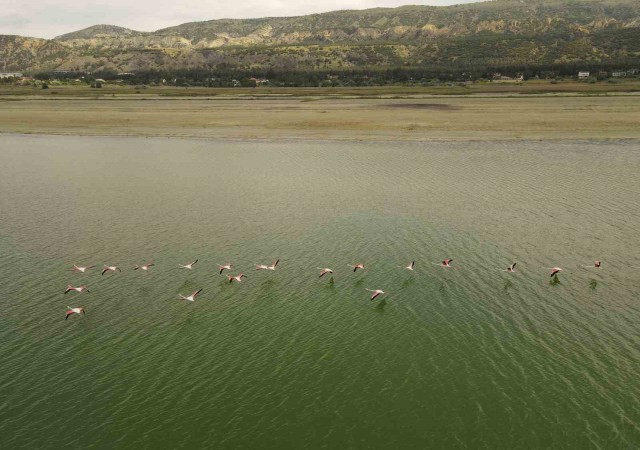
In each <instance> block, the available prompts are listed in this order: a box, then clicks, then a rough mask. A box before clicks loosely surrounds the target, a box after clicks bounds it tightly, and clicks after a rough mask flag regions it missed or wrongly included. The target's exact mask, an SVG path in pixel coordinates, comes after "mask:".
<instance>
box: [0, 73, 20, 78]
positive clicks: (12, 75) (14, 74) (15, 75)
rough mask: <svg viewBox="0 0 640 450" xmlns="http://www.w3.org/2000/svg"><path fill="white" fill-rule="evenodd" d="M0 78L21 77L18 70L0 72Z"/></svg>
mask: <svg viewBox="0 0 640 450" xmlns="http://www.w3.org/2000/svg"><path fill="white" fill-rule="evenodd" d="M0 78H22V73H20V72H0Z"/></svg>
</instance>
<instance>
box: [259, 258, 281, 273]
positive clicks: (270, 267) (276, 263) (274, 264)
mask: <svg viewBox="0 0 640 450" xmlns="http://www.w3.org/2000/svg"><path fill="white" fill-rule="evenodd" d="M279 262H280V260H279V259H276V260H275V261H274V262H273V263H271V265H270V266H265V265H264V264H256V270H276V266H277V265H278V263H279Z"/></svg>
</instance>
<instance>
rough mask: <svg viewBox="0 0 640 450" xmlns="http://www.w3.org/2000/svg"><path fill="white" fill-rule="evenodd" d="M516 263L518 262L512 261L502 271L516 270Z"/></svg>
mask: <svg viewBox="0 0 640 450" xmlns="http://www.w3.org/2000/svg"><path fill="white" fill-rule="evenodd" d="M516 264H518V263H513V264H511V265H510V266H509V267H507V268H506V269H505V270H504V271H505V272H511V273H513V272H515V271H516Z"/></svg>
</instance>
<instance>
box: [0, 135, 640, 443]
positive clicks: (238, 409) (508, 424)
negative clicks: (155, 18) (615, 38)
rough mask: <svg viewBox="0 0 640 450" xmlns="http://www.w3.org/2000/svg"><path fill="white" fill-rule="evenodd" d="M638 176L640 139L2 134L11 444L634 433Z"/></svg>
mask: <svg viewBox="0 0 640 450" xmlns="http://www.w3.org/2000/svg"><path fill="white" fill-rule="evenodd" d="M639 173H640V144H638V143H637V142H609V143H590V142H568V143H567V142H565V143H556V142H503V143H500V142H464V143H462V142H459V143H455V142H443V143H436V142H428V143H424V142H423V143H384V144H376V143H363V142H277V143H273V142H225V141H209V140H195V139H194V140H189V139H145V138H102V137H95V138H93V137H48V136H33V137H31V136H8V135H4V136H2V137H1V140H0V298H1V299H2V312H1V313H0V361H2V366H1V367H2V370H0V446H1V447H2V448H6V449H8V448H29V449H35V448H43V447H48V448H62V447H64V446H66V447H73V448H86V447H92V446H93V447H96V448H196V447H209V448H234V449H235V448H274V449H282V448H291V449H298V448H361V449H364V448H380V449H383V448H389V449H396V448H404V449H409V448H416V449H417V448H486V449H500V448H505V449H516V448H576V449H586V448H607V449H611V448H616V449H630V448H637V447H638V443H640V381H639V376H638V375H639V371H640V268H637V267H636V266H640V248H639V243H640V175H639ZM196 258H198V259H199V262H198V264H196V265H195V266H194V270H192V271H187V270H181V269H178V268H177V265H178V264H179V263H182V264H184V263H187V262H191V261H192V260H194V259H196ZM276 258H280V265H279V266H278V269H277V270H276V271H275V272H271V271H260V272H256V271H255V270H254V266H253V265H254V264H269V263H270V262H271V261H272V260H274V259H276ZM444 258H453V260H454V263H453V265H454V266H455V267H456V268H455V269H454V268H451V269H443V268H441V267H438V266H437V265H436V264H434V263H438V262H439V261H441V260H443V259H444ZM596 259H601V260H602V261H603V268H602V269H600V270H597V269H595V268H585V267H581V265H589V264H592V263H593V261H594V260H596ZM411 260H415V261H416V270H415V273H407V272H406V271H403V270H402V269H400V268H398V266H399V265H403V266H404V265H407V264H408V263H409V262H410V261H411ZM149 261H153V262H154V263H155V266H154V267H152V268H151V270H150V271H149V272H148V273H145V272H141V271H133V270H132V268H133V266H134V265H135V264H143V263H145V262H149ZM514 261H517V263H518V266H517V269H518V271H517V272H516V273H513V274H510V273H506V272H503V271H501V269H504V268H505V267H506V266H507V265H508V264H510V263H511V262H514ZM226 262H232V263H234V264H235V266H236V268H237V269H236V270H234V274H235V273H237V272H240V271H242V272H245V273H246V274H247V275H248V278H246V279H245V280H244V281H243V282H242V283H241V284H236V283H232V284H228V283H226V282H225V281H226V278H225V277H224V276H222V275H219V274H218V273H217V271H216V267H215V264H216V263H226ZM357 262H364V263H365V265H366V269H365V270H364V271H363V272H362V273H360V272H358V273H356V274H354V273H352V272H351V271H350V269H349V267H348V264H353V263H357ZM73 263H78V264H97V265H99V266H98V269H94V270H93V271H90V272H89V273H86V274H76V273H72V272H71V271H70V270H69V269H70V267H71V265H72V264H73ZM104 263H108V264H117V265H119V266H120V267H121V268H122V270H123V272H122V273H117V274H115V275H105V276H101V275H100V270H99V269H100V268H101V267H102V264H104ZM556 265H557V266H560V267H562V268H563V269H564V271H563V272H562V273H561V275H560V277H559V282H557V283H552V282H550V278H549V270H547V268H549V267H553V266H556ZM317 267H330V268H333V269H334V272H335V273H334V282H333V283H330V280H328V279H326V278H322V279H319V278H318V273H319V270H317V269H316V268H317ZM67 284H74V285H78V284H87V285H88V286H89V289H90V290H91V293H88V294H76V293H74V292H72V293H69V294H67V295H63V292H64V290H65V287H66V286H67ZM197 288H203V291H202V293H201V294H200V296H199V297H198V298H197V301H196V302H194V303H186V302H183V301H180V300H177V299H176V297H177V295H178V294H179V293H181V294H188V293H189V292H191V291H192V290H195V289H197ZM366 288H371V289H378V288H379V289H383V290H385V291H388V293H389V294H388V295H387V296H383V297H381V298H380V299H379V300H378V299H376V300H375V301H373V302H371V301H369V295H370V294H369V293H368V292H367V291H366V290H365V289H366ZM67 305H69V306H72V307H74V306H84V307H85V308H86V315H85V316H83V317H79V316H75V315H74V316H72V317H70V318H69V320H67V321H65V320H64V315H65V310H66V307H67Z"/></svg>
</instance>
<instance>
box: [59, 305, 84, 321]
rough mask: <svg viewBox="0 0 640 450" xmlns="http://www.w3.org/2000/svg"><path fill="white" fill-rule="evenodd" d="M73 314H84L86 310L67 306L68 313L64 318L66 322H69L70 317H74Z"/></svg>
mask: <svg viewBox="0 0 640 450" xmlns="http://www.w3.org/2000/svg"><path fill="white" fill-rule="evenodd" d="M73 314H78V315H80V314H84V308H72V307H71V306H67V313H66V315H65V316H64V320H67V319H68V318H69V316H72V315H73Z"/></svg>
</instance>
